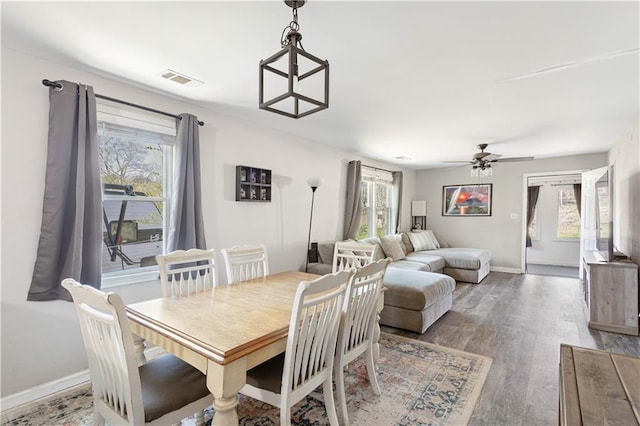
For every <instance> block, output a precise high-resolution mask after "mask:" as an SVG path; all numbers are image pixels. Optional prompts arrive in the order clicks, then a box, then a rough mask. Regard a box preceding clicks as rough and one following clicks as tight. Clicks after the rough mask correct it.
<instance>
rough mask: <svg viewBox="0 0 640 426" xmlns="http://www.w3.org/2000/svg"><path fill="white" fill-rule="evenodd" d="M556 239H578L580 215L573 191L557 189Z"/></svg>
mask: <svg viewBox="0 0 640 426" xmlns="http://www.w3.org/2000/svg"><path fill="white" fill-rule="evenodd" d="M556 238H580V215H579V214H578V206H577V204H576V198H575V194H574V192H573V189H562V188H560V189H558V229H557V230H556Z"/></svg>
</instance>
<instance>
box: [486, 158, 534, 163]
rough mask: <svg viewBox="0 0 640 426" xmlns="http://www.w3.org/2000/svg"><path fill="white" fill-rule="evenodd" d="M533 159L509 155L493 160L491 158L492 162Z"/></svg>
mask: <svg viewBox="0 0 640 426" xmlns="http://www.w3.org/2000/svg"><path fill="white" fill-rule="evenodd" d="M530 160H533V157H510V158H497V159H495V160H491V162H492V163H495V162H500V163H507V162H510V161H530Z"/></svg>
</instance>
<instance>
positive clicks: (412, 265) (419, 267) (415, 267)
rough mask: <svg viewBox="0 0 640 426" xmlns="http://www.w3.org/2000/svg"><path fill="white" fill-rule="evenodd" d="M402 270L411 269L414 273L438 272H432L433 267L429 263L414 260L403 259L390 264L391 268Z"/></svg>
mask: <svg viewBox="0 0 640 426" xmlns="http://www.w3.org/2000/svg"><path fill="white" fill-rule="evenodd" d="M391 268H401V269H411V270H412V271H425V272H436V270H432V269H431V266H429V264H427V263H423V262H414V261H412V260H407V259H402V260H396V261H395V262H391V263H390V264H389V268H388V269H391Z"/></svg>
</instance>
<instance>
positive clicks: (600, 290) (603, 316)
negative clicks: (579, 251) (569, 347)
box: [582, 252, 638, 336]
mask: <svg viewBox="0 0 640 426" xmlns="http://www.w3.org/2000/svg"><path fill="white" fill-rule="evenodd" d="M582 268H583V281H582V285H583V291H584V299H585V302H586V304H587V311H588V315H589V328H593V329H597V330H604V331H611V332H614V333H624V334H631V335H634V336H637V335H638V265H636V264H635V263H633V262H631V261H616V262H603V261H600V260H598V258H597V257H596V256H595V255H594V254H593V253H592V252H586V253H585V255H584V257H583V259H582Z"/></svg>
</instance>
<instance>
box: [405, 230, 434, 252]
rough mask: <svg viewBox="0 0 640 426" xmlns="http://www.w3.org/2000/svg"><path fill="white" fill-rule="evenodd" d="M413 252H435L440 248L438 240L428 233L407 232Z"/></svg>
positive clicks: (431, 233)
mask: <svg viewBox="0 0 640 426" xmlns="http://www.w3.org/2000/svg"><path fill="white" fill-rule="evenodd" d="M407 235H408V236H409V240H410V241H411V245H412V246H413V249H414V250H415V251H421V250H436V249H438V248H440V244H439V243H438V240H436V239H435V236H433V232H430V231H418V232H409V233H408V234H407Z"/></svg>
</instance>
